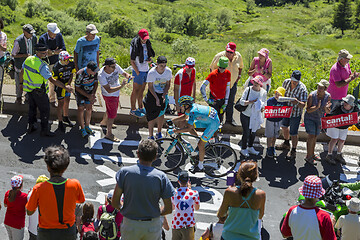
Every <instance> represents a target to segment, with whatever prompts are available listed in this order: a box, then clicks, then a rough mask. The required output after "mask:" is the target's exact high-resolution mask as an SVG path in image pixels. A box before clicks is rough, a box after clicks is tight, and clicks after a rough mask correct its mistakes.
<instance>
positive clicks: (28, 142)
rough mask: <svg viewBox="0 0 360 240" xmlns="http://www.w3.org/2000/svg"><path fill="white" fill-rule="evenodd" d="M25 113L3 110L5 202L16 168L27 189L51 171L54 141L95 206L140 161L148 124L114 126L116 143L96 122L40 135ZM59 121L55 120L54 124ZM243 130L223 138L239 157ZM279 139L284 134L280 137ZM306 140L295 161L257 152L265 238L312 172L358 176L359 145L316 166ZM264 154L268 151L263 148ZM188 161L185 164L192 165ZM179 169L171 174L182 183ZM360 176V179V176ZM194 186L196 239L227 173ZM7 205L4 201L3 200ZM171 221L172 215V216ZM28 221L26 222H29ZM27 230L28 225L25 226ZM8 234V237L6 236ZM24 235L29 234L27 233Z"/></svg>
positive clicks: (0, 178) (273, 234)
mask: <svg viewBox="0 0 360 240" xmlns="http://www.w3.org/2000/svg"><path fill="white" fill-rule="evenodd" d="M26 122H27V119H26V117H22V116H7V115H0V129H2V130H1V134H0V154H1V156H2V157H1V158H0V166H1V167H0V197H1V201H2V202H3V197H4V194H5V192H6V191H7V190H8V189H10V178H11V177H12V176H13V175H15V174H22V175H23V176H24V190H23V191H25V192H27V191H28V190H29V189H30V188H31V187H32V186H33V185H34V184H35V180H36V178H37V177H38V176H39V175H41V174H47V175H48V172H47V170H46V165H45V163H44V161H43V155H44V153H43V150H44V149H45V148H46V147H48V146H50V145H54V144H61V145H63V146H64V147H66V148H67V149H68V150H69V152H70V155H71V163H70V166H69V168H68V169H67V171H66V172H65V174H64V176H65V177H69V178H76V179H78V180H79V181H80V182H81V184H82V186H83V189H84V192H85V197H86V200H87V201H91V202H93V203H94V205H95V207H96V209H97V207H98V206H99V205H100V204H101V203H103V201H104V199H105V194H106V193H107V192H108V191H109V190H111V189H113V188H114V186H115V180H114V175H115V173H116V171H118V170H119V168H120V167H121V166H128V165H131V164H134V163H135V162H136V158H135V157H136V149H137V146H138V142H139V140H141V139H142V138H146V137H147V129H146V128H139V127H137V125H136V124H133V125H131V126H127V125H121V126H117V128H116V129H114V134H115V135H116V136H117V137H119V138H120V139H121V140H122V141H121V142H120V143H117V144H113V143H112V142H110V141H108V140H105V139H103V138H102V137H103V136H104V133H103V132H102V131H101V128H99V127H95V128H94V129H95V130H96V134H95V136H94V137H91V138H89V139H88V140H85V139H82V138H81V135H80V132H79V131H78V128H77V127H74V128H72V129H70V128H67V132H66V133H61V132H57V135H56V137H54V138H41V137H40V136H39V135H40V134H39V132H36V133H33V134H31V135H27V134H26ZM56 128H57V124H56V123H53V125H52V130H53V131H54V130H56ZM240 139H241V135H229V134H224V135H223V139H222V140H223V141H224V142H229V141H230V143H231V146H232V147H234V149H235V150H236V152H237V153H238V157H239V149H240V147H239V146H238V144H239V141H240ZM265 142H266V139H265V138H263V137H260V138H256V145H255V148H256V149H257V150H258V151H260V152H261V153H263V150H264V148H263V146H265ZM279 142H280V140H279ZM305 147H306V143H304V142H300V143H299V147H298V153H297V158H296V161H295V162H288V161H287V160H285V158H284V156H285V154H280V152H278V154H280V156H279V157H278V159H277V160H271V159H267V158H264V159H262V157H261V156H257V157H255V159H256V160H257V161H258V166H259V173H260V176H259V180H258V181H257V182H255V184H254V185H255V186H256V187H257V188H260V189H262V190H264V191H265V192H266V195H267V196H266V197H267V200H266V206H265V215H264V218H263V229H262V233H263V239H282V237H281V234H280V232H279V222H280V220H281V217H282V215H283V214H284V213H285V212H286V211H287V210H288V208H289V207H290V206H291V205H293V204H295V203H296V199H297V197H298V188H299V187H300V186H301V185H302V181H303V180H304V179H305V177H306V176H307V175H310V174H316V175H319V176H325V175H330V177H331V178H332V179H338V178H342V179H343V180H347V181H355V180H358V175H357V172H358V168H357V165H356V163H357V158H358V150H359V149H358V147H354V146H345V148H344V154H345V159H346V161H347V162H348V165H347V167H345V168H344V167H341V166H330V165H329V164H327V163H326V162H324V161H322V162H318V164H317V166H316V167H314V166H312V165H309V164H305V161H304V160H303V159H304V157H305V153H306V148H305ZM326 150H327V144H325V143H318V144H317V147H316V151H317V153H320V155H321V157H325V154H326ZM263 155H264V154H263ZM188 167H190V165H189V164H188V162H186V163H185V164H184V165H183V166H181V168H188ZM177 171H178V170H176V171H175V172H173V173H169V174H168V177H169V178H170V180H171V181H172V183H173V184H174V186H177V183H176V182H177V178H176V173H177ZM359 180H360V179H359ZM191 182H192V187H193V188H194V189H196V190H198V191H199V192H200V200H201V204H200V205H201V206H200V210H199V211H198V212H197V213H196V214H195V218H196V222H197V231H196V237H195V239H199V237H200V236H201V233H202V232H203V231H204V230H205V229H206V227H208V226H209V224H210V223H211V222H216V221H217V218H216V211H217V210H218V208H219V206H220V204H221V201H222V196H223V193H224V191H225V189H226V188H227V186H226V178H220V179H213V178H209V177H206V176H203V175H202V174H196V175H192V176H191ZM2 205H3V204H2ZM5 211H6V209H5V208H4V207H3V208H2V209H1V210H0V236H7V235H6V230H5V228H4V225H3V221H4V215H5ZM167 219H168V221H169V222H171V215H168V216H167ZM26 225H27V224H26ZM26 232H27V231H26ZM166 234H167V237H168V238H167V239H171V238H170V236H171V231H169V232H167V233H166ZM1 239H6V238H1ZM25 239H28V237H27V233H26V237H25Z"/></svg>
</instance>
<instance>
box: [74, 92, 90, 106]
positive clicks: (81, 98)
mask: <svg viewBox="0 0 360 240" xmlns="http://www.w3.org/2000/svg"><path fill="white" fill-rule="evenodd" d="M76 103H77V105H78V107H79V106H83V105H84V104H91V103H90V100H89V99H88V98H87V97H85V96H84V95H81V94H80V93H78V92H77V93H76Z"/></svg>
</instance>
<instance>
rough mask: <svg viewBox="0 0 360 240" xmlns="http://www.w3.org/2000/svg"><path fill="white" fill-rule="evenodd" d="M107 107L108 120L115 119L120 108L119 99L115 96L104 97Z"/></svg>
mask: <svg viewBox="0 0 360 240" xmlns="http://www.w3.org/2000/svg"><path fill="white" fill-rule="evenodd" d="M103 98H104V101H105V105H106V113H107V115H108V118H110V119H114V118H116V115H117V108H118V106H119V97H114V96H103Z"/></svg>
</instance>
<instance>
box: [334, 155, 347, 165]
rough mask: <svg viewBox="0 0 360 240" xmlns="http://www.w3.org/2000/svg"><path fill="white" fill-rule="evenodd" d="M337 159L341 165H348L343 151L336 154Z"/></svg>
mask: <svg viewBox="0 0 360 240" xmlns="http://www.w3.org/2000/svg"><path fill="white" fill-rule="evenodd" d="M335 160H336V161H338V162H339V163H340V164H341V165H346V161H345V159H344V157H343V156H342V153H338V154H336V156H335Z"/></svg>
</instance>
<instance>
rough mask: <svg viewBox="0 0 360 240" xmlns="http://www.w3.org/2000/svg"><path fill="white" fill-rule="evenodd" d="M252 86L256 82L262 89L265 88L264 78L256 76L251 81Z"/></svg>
mask: <svg viewBox="0 0 360 240" xmlns="http://www.w3.org/2000/svg"><path fill="white" fill-rule="evenodd" d="M250 82H251V83H252V84H254V82H256V83H258V84H259V85H260V87H262V86H263V77H262V76H259V75H258V76H256V77H254V78H253V79H251V81H250Z"/></svg>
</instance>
